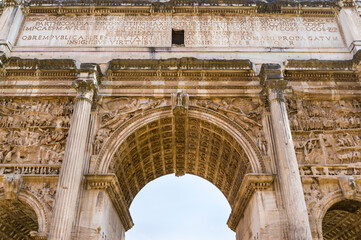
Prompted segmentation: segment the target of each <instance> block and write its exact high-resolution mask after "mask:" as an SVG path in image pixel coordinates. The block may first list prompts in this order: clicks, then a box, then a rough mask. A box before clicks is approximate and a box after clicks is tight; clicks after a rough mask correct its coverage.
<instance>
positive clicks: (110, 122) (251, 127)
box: [93, 96, 267, 155]
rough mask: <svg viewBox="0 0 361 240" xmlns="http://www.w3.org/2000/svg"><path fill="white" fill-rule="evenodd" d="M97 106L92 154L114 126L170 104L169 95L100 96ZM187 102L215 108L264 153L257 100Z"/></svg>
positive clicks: (115, 127) (263, 139) (196, 99)
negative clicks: (167, 96) (160, 96)
mask: <svg viewBox="0 0 361 240" xmlns="http://www.w3.org/2000/svg"><path fill="white" fill-rule="evenodd" d="M98 105H99V106H100V107H99V118H100V126H99V129H98V130H97V132H96V134H95V136H94V142H93V154H94V155H96V154H98V153H99V151H100V149H101V148H102V146H103V144H104V143H105V142H106V140H107V139H108V138H109V136H110V135H111V133H112V132H113V131H114V130H115V129H117V128H119V127H120V126H121V125H122V124H124V123H125V122H127V121H128V120H130V119H131V118H133V117H135V116H137V115H140V114H143V113H144V112H146V111H148V110H151V109H155V108H160V107H163V106H170V105H171V98H169V99H168V98H165V99H157V98H103V99H101V100H100V101H99V102H98ZM189 105H190V106H191V105H193V106H197V107H203V108H207V109H209V110H212V111H216V112H218V113H220V114H222V115H224V116H225V117H227V118H228V119H230V120H231V121H234V122H235V123H237V124H238V125H239V126H241V127H242V128H243V129H244V130H246V131H247V132H248V133H249V134H250V136H251V137H252V138H253V139H254V141H255V143H256V144H257V145H258V147H259V149H260V150H261V151H262V153H263V154H264V155H267V142H266V139H265V136H264V133H263V130H262V124H261V119H262V116H261V111H262V107H261V104H260V101H259V100H258V99H241V98H212V99H199V98H196V97H192V96H190V100H189Z"/></svg>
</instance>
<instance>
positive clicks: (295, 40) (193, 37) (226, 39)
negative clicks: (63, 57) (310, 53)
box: [17, 16, 344, 48]
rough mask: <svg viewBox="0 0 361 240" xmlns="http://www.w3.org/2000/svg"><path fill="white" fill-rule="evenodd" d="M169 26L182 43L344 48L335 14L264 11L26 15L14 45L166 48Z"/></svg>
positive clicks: (221, 45) (192, 45)
mask: <svg viewBox="0 0 361 240" xmlns="http://www.w3.org/2000/svg"><path fill="white" fill-rule="evenodd" d="M172 28H173V29H181V30H185V46H186V47H270V48H271V47H276V48H277V47H280V48H329V47H332V48H334V47H344V42H343V39H342V35H341V33H340V30H339V28H338V26H337V22H336V20H335V19H334V18H314V17H264V16H260V17H250V16H244V17H221V16H174V17H172V16H61V17H56V16H47V17H44V16H28V17H27V18H26V20H25V23H24V25H23V28H22V31H21V34H20V35H19V37H18V41H17V45H18V46H49V47H57V46H59V47H170V46H171V43H172V40H171V38H172V36H171V32H172V31H171V30H172Z"/></svg>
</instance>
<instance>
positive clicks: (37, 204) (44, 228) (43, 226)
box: [0, 189, 50, 237]
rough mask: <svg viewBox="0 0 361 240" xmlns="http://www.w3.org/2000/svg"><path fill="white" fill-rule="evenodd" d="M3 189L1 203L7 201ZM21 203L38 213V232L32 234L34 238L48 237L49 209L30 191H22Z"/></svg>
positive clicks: (0, 193) (0, 196)
mask: <svg viewBox="0 0 361 240" xmlns="http://www.w3.org/2000/svg"><path fill="white" fill-rule="evenodd" d="M5 199H6V198H5V194H4V191H3V189H0V201H2V200H5ZM18 199H19V200H20V201H21V202H24V203H26V204H28V205H29V206H30V207H31V208H32V209H33V210H34V212H35V213H36V215H37V221H38V231H37V232H36V233H34V232H33V233H32V235H33V236H34V237H36V236H37V235H39V236H40V235H46V234H47V233H48V231H49V224H50V211H49V208H48V207H47V206H46V205H45V204H44V203H43V202H42V201H41V200H40V199H39V198H38V197H36V196H35V195H34V194H33V193H31V192H30V191H28V190H25V189H21V190H20V192H19V195H18Z"/></svg>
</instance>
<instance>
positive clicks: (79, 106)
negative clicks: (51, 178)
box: [49, 73, 96, 240]
mask: <svg viewBox="0 0 361 240" xmlns="http://www.w3.org/2000/svg"><path fill="white" fill-rule="evenodd" d="M84 75H85V76H84ZM90 75H91V74H88V75H87V73H84V74H80V78H78V79H77V80H76V81H75V82H74V84H73V85H74V87H75V88H76V89H77V92H78V94H77V97H76V100H75V103H74V111H73V116H72V119H71V125H70V129H69V134H68V138H67V142H66V147H65V153H64V158H63V164H62V167H61V173H60V176H59V182H58V188H57V193H56V200H55V209H54V218H53V222H52V225H51V229H50V234H49V240H55V239H56V240H69V239H70V238H71V232H72V224H73V221H74V219H75V215H76V207H77V206H76V203H77V198H78V195H79V190H80V184H81V180H82V177H83V165H84V155H85V147H86V139H87V131H88V125H89V119H90V112H91V103H92V99H93V95H94V91H95V87H96V79H95V78H93V76H90Z"/></svg>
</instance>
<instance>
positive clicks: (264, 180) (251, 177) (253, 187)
mask: <svg viewBox="0 0 361 240" xmlns="http://www.w3.org/2000/svg"><path fill="white" fill-rule="evenodd" d="M273 181H274V175H271V174H254V173H250V174H247V175H246V176H245V177H244V179H243V181H242V184H241V187H240V188H239V191H238V193H237V197H236V199H235V201H234V202H235V205H234V206H232V212H231V215H230V216H229V219H228V222H227V225H228V226H229V228H230V229H232V230H233V231H236V229H237V226H238V223H239V221H240V220H241V218H242V217H243V214H244V211H245V210H246V208H247V205H248V203H249V201H250V200H251V198H252V196H253V195H254V193H255V192H256V191H266V190H271V191H272V190H273Z"/></svg>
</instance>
